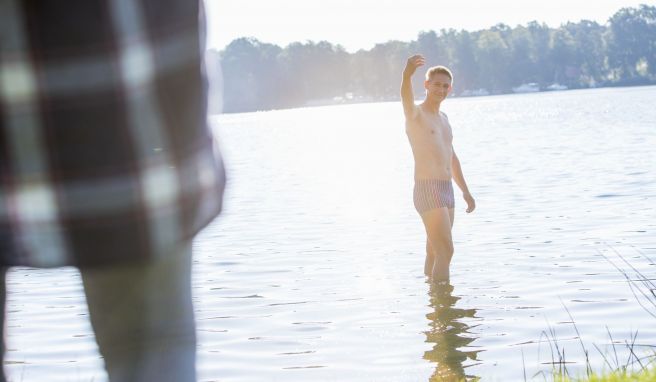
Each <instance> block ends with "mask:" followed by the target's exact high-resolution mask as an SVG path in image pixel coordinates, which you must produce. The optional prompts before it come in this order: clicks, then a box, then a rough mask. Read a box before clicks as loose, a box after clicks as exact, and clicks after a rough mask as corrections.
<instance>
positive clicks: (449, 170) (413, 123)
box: [401, 55, 476, 282]
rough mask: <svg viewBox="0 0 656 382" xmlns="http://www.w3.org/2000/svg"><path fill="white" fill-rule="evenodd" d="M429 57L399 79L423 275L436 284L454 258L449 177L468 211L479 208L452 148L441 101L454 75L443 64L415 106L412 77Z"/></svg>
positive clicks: (414, 60)
mask: <svg viewBox="0 0 656 382" xmlns="http://www.w3.org/2000/svg"><path fill="white" fill-rule="evenodd" d="M424 63H425V59H424V57H423V56H421V55H414V56H412V57H410V58H408V61H407V62H406V65H405V69H404V70H403V80H402V82H401V101H402V102H403V112H404V113H405V125H406V134H407V135H408V139H409V140H410V146H412V154H413V156H414V159H415V187H414V197H413V198H414V204H415V208H416V209H417V212H419V215H421V219H422V221H423V222H424V227H425V228H426V235H427V240H426V262H425V264H424V273H425V274H426V276H428V277H431V278H432V280H433V282H442V281H448V280H449V264H450V263H451V257H452V256H453V241H452V239H451V228H452V227H453V217H454V211H453V209H454V204H455V201H454V197H453V186H452V185H451V179H453V180H455V182H456V184H457V185H458V187H460V189H461V190H462V195H463V198H464V199H465V201H466V202H467V210H466V211H467V212H468V213H469V212H472V211H473V210H474V208H475V207H476V203H475V202H474V198H473V197H472V195H471V194H470V193H469V189H468V188H467V183H466V182H465V178H464V176H463V174H462V169H461V167H460V161H459V160H458V156H457V155H456V153H455V151H454V150H453V145H452V142H453V135H452V132H451V125H450V124H449V119H448V118H447V116H446V114H444V113H443V112H440V105H441V104H442V101H444V99H446V97H447V95H448V94H449V92H450V91H451V85H452V82H453V75H452V74H451V71H449V69H447V68H446V67H444V66H435V67H432V68H429V69H428V70H427V72H426V80H425V81H424V88H425V89H426V97H425V99H424V102H422V103H421V104H419V105H415V102H414V96H413V92H412V81H411V80H412V75H413V74H414V73H415V71H416V70H417V68H418V67H420V66H423V65H424Z"/></svg>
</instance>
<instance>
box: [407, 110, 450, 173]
mask: <svg viewBox="0 0 656 382" xmlns="http://www.w3.org/2000/svg"><path fill="white" fill-rule="evenodd" d="M405 132H406V134H407V135H408V139H409V140H410V146H411V147H412V154H413V156H414V159H415V179H444V180H447V179H448V180H450V179H451V176H452V171H451V157H452V155H453V134H452V132H451V125H450V124H449V120H448V118H447V117H446V115H445V114H444V113H442V112H439V114H434V113H430V112H427V111H425V110H424V109H423V107H422V106H419V105H418V106H416V113H415V115H414V118H406V123H405Z"/></svg>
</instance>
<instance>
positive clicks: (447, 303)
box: [424, 283, 478, 382]
mask: <svg viewBox="0 0 656 382" xmlns="http://www.w3.org/2000/svg"><path fill="white" fill-rule="evenodd" d="M452 292H453V286H452V285H450V284H433V283H431V286H430V291H429V296H430V307H431V308H433V309H432V311H431V312H430V313H428V314H427V315H426V317H427V318H428V319H429V320H430V324H429V326H430V328H429V330H428V331H426V342H429V343H434V344H435V346H433V349H431V350H428V351H426V352H425V353H424V359H426V360H428V361H431V362H434V363H435V364H436V366H435V372H434V373H433V375H432V376H431V377H430V379H429V382H438V381H439V382H441V381H444V382H456V381H465V380H472V379H474V380H476V378H475V377H473V376H469V375H466V374H465V368H464V366H463V363H464V362H465V361H466V360H467V359H471V360H473V361H475V360H476V354H477V353H478V351H462V350H459V349H462V348H463V347H465V346H467V345H469V344H470V343H471V342H472V341H474V340H475V339H476V338H473V337H471V335H469V332H468V331H469V326H468V325H467V324H465V323H463V322H461V319H462V318H465V317H470V318H471V317H474V315H475V314H476V309H459V308H455V307H454V305H455V304H456V302H457V301H458V300H460V297H455V296H453V295H452V294H451V293H452Z"/></svg>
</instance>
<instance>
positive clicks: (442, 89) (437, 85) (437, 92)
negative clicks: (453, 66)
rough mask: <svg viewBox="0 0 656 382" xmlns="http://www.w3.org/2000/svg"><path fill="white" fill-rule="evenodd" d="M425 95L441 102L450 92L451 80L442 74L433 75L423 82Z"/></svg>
mask: <svg viewBox="0 0 656 382" xmlns="http://www.w3.org/2000/svg"><path fill="white" fill-rule="evenodd" d="M424 87H425V88H426V92H427V95H429V96H433V97H437V98H438V99H439V100H443V99H445V98H446V96H447V95H449V93H450V92H451V78H449V76H447V75H446V74H444V73H435V74H433V75H432V76H431V78H430V79H428V80H426V81H425V82H424Z"/></svg>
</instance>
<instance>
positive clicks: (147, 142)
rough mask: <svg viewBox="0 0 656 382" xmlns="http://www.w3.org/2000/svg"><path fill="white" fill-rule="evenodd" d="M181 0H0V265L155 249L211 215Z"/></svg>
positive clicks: (212, 189)
mask: <svg viewBox="0 0 656 382" xmlns="http://www.w3.org/2000/svg"><path fill="white" fill-rule="evenodd" d="M201 65H202V53H201V43H200V41H199V4H198V2H197V1H193V0H68V1H65V2H62V1H59V0H2V2H0V266H10V265H24V266H39V267H54V266H63V265H75V266H96V265H109V264H117V263H125V262H134V261H147V260H149V259H152V258H155V257H158V256H165V255H167V254H168V253H172V252H175V251H174V248H175V247H176V246H177V245H178V244H179V243H181V242H184V241H188V240H190V239H191V238H192V237H193V235H194V234H195V233H197V232H198V231H199V230H200V229H202V228H203V227H204V226H205V225H206V224H208V223H209V222H210V221H211V220H212V219H213V218H214V217H215V216H216V215H217V214H218V213H219V211H220V209H221V201H222V195H223V186H224V178H225V177H224V170H223V165H222V162H221V160H220V154H219V153H218V151H217V149H216V145H215V143H216V142H215V141H214V139H213V137H212V136H211V134H210V131H209V129H208V128H207V118H206V83H205V80H204V78H203V76H202V70H201Z"/></svg>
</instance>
